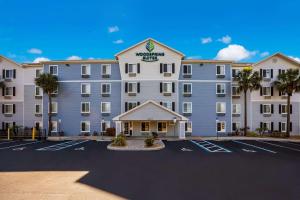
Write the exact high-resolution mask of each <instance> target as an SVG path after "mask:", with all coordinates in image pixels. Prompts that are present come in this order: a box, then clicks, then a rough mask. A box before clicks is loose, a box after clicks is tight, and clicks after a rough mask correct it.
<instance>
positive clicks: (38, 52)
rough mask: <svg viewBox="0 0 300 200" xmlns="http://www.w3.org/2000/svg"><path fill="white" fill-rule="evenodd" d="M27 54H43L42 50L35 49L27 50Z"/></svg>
mask: <svg viewBox="0 0 300 200" xmlns="http://www.w3.org/2000/svg"><path fill="white" fill-rule="evenodd" d="M27 52H28V53H31V54H42V53H43V51H42V50H40V49H37V48H31V49H28V50H27Z"/></svg>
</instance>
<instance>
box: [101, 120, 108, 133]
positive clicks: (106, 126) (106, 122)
mask: <svg viewBox="0 0 300 200" xmlns="http://www.w3.org/2000/svg"><path fill="white" fill-rule="evenodd" d="M100 124H101V125H100V126H101V127H100V128H101V132H102V133H103V132H106V129H107V128H110V121H107V120H104V121H103V122H101V121H100ZM103 124H105V128H106V129H105V130H103Z"/></svg>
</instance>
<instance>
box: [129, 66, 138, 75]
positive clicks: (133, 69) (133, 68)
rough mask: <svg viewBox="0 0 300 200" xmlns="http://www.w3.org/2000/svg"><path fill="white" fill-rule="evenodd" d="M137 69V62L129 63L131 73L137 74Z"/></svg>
mask: <svg viewBox="0 0 300 200" xmlns="http://www.w3.org/2000/svg"><path fill="white" fill-rule="evenodd" d="M136 71H137V64H129V65H128V72H129V74H136Z"/></svg>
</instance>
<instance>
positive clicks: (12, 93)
mask: <svg viewBox="0 0 300 200" xmlns="http://www.w3.org/2000/svg"><path fill="white" fill-rule="evenodd" d="M7 88H10V89H11V95H7V94H6V89H7ZM2 90H4V96H5V97H13V96H14V86H7V87H4V88H2Z"/></svg>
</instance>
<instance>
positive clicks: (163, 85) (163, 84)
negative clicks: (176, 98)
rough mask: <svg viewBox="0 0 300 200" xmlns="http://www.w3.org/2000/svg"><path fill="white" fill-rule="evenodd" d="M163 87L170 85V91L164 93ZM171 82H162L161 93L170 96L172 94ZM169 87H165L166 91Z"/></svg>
mask: <svg viewBox="0 0 300 200" xmlns="http://www.w3.org/2000/svg"><path fill="white" fill-rule="evenodd" d="M165 85H170V91H165ZM172 87H173V86H172V82H169V81H167V82H162V93H164V94H170V93H172ZM168 88H169V87H167V89H168Z"/></svg>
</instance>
